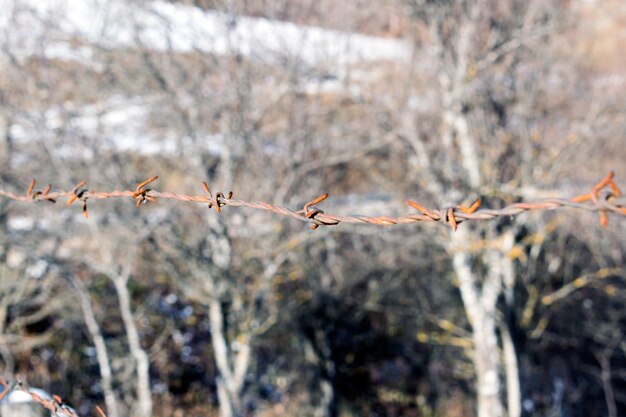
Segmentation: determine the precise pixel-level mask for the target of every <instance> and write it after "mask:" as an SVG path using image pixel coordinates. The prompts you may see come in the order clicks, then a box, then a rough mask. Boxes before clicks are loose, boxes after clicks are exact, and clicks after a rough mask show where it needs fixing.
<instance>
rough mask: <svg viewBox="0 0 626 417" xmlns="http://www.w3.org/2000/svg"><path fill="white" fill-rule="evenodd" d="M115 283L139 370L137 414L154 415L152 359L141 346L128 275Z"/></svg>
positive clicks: (148, 416) (130, 345)
mask: <svg viewBox="0 0 626 417" xmlns="http://www.w3.org/2000/svg"><path fill="white" fill-rule="evenodd" d="M113 284H114V286H115V290H116V292H117V297H118V300H119V305H120V313H121V315H122V321H123V323H124V329H125V330H126V336H127V338H128V347H129V348H130V354H131V355H132V357H133V360H134V361H135V367H136V372H137V385H136V390H137V407H136V408H137V409H136V411H135V413H136V414H135V416H137V417H151V416H152V390H151V388H150V360H149V358H148V354H147V353H146V351H145V350H143V348H142V347H141V342H140V337H139V330H138V329H137V326H136V324H135V319H134V317H133V313H132V309H131V303H130V294H129V292H128V287H127V284H128V277H127V276H116V277H114V278H113Z"/></svg>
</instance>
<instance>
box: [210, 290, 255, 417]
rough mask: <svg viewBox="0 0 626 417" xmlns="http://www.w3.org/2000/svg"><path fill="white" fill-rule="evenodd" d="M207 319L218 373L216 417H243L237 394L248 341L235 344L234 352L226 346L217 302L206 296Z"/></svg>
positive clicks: (243, 376)
mask: <svg viewBox="0 0 626 417" xmlns="http://www.w3.org/2000/svg"><path fill="white" fill-rule="evenodd" d="M209 320H210V322H211V344H212V346H213V351H214V355H215V363H216V366H217V369H218V371H219V376H218V378H217V395H218V400H219V402H220V417H241V416H243V405H242V403H241V392H242V389H243V384H244V382H245V376H246V372H247V370H248V366H249V362H250V351H251V348H250V344H249V343H248V340H249V338H248V337H243V338H241V340H240V341H238V342H239V343H238V346H237V351H236V352H235V351H233V349H232V348H231V347H229V345H228V342H227V339H226V334H225V333H224V311H223V309H222V304H221V302H220V300H219V299H218V298H216V297H210V300H209Z"/></svg>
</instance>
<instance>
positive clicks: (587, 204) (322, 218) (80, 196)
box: [0, 172, 626, 230]
mask: <svg viewBox="0 0 626 417" xmlns="http://www.w3.org/2000/svg"><path fill="white" fill-rule="evenodd" d="M157 178H158V177H157V176H154V177H151V178H150V179H148V180H146V181H144V182H142V183H140V184H139V185H138V186H137V187H136V188H135V190H134V191H133V190H115V191H108V192H107V191H89V190H87V189H86V188H84V187H85V185H86V181H81V182H80V183H79V184H77V185H76V187H75V188H74V190H72V191H51V186H50V185H48V187H47V188H46V189H45V190H44V191H34V187H35V180H32V181H31V183H30V185H29V187H28V190H27V192H26V194H16V193H12V192H9V191H5V190H2V189H0V196H3V197H5V198H8V199H10V200H15V201H19V202H23V203H34V202H38V201H49V202H56V200H57V199H60V198H68V202H67V204H68V205H71V204H72V203H73V202H74V201H81V202H82V205H83V213H84V215H85V217H86V218H87V217H88V211H87V201H88V200H99V199H108V198H132V199H135V200H136V205H137V206H138V207H139V206H140V205H142V204H144V203H147V202H154V201H157V200H158V199H166V200H167V199H171V200H177V201H182V202H186V203H201V204H208V207H209V208H215V209H216V210H217V211H218V213H219V212H220V211H221V208H222V207H224V206H231V207H245V208H249V209H253V210H264V211H270V212H273V213H276V214H278V215H281V216H287V217H292V218H294V219H297V220H300V221H302V222H306V223H309V224H310V226H311V228H313V229H315V228H317V227H319V226H334V225H337V224H340V223H350V224H370V225H376V226H388V225H405V224H411V223H416V222H436V223H441V224H445V225H448V226H451V227H452V228H453V229H454V230H456V228H457V226H458V225H459V224H460V223H462V222H464V221H475V220H493V219H495V218H498V217H510V216H516V215H518V214H520V213H523V212H527V211H542V210H543V211H545V210H557V209H561V208H572V209H578V210H585V211H591V212H599V213H600V223H601V224H602V225H604V226H606V225H608V217H607V213H613V214H617V215H619V216H623V217H624V216H626V198H624V197H622V194H621V191H620V189H619V187H618V186H617V184H616V183H615V182H614V180H613V178H614V173H613V172H610V173H609V174H608V175H607V176H606V177H605V178H604V179H603V180H602V181H600V182H599V183H598V184H596V185H595V186H594V187H593V189H592V191H591V192H589V193H586V194H582V195H579V196H576V197H573V198H569V199H568V198H546V199H541V200H536V201H529V202H520V203H514V204H510V205H508V206H505V207H503V208H500V209H493V208H478V206H479V205H480V202H479V201H478V200H477V201H476V202H475V203H474V204H473V205H472V207H464V206H461V205H447V206H444V207H442V208H438V209H432V210H429V209H426V208H425V207H423V206H422V205H420V204H418V203H415V202H413V201H407V204H408V205H409V206H411V207H413V208H415V209H416V210H417V211H418V213H411V214H405V215H400V216H396V217H393V216H364V215H358V214H354V215H338V214H330V213H325V212H324V211H322V210H321V209H319V208H318V207H317V206H315V204H318V203H320V202H322V201H324V200H326V199H327V198H328V194H324V195H322V196H320V197H318V198H316V199H315V200H313V201H311V202H309V203H307V204H305V205H304V207H303V208H302V209H299V210H293V209H290V208H287V207H281V206H276V205H273V204H270V203H267V202H249V201H245V200H240V199H235V198H232V192H231V193H229V195H227V196H225V195H224V194H223V193H221V192H218V193H212V192H211V191H210V189H209V187H208V185H207V184H206V183H205V182H203V183H202V186H203V188H204V191H205V194H204V195H188V194H179V193H175V192H169V191H156V190H152V189H150V188H146V187H147V186H148V184H150V183H152V182H153V181H155V180H156V179H157Z"/></svg>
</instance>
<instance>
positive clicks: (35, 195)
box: [26, 179, 56, 203]
mask: <svg viewBox="0 0 626 417" xmlns="http://www.w3.org/2000/svg"><path fill="white" fill-rule="evenodd" d="M35 184H36V182H35V180H34V179H33V180H31V181H30V184H29V185H28V190H26V197H28V198H31V199H32V200H34V201H38V200H45V201H49V202H51V203H56V200H55V199H54V198H53V197H51V196H49V195H48V194H49V193H50V191H52V185H51V184H48V186H47V187H46V188H45V189H44V190H43V191H33V190H34V189H35Z"/></svg>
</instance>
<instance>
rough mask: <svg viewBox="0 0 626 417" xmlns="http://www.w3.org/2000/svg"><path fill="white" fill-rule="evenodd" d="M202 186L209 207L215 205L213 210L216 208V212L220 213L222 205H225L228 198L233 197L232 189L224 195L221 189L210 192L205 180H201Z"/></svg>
mask: <svg viewBox="0 0 626 417" xmlns="http://www.w3.org/2000/svg"><path fill="white" fill-rule="evenodd" d="M202 188H203V189H204V192H205V193H207V194H208V203H209V209H210V208H213V207H215V210H217V214H220V213H221V212H222V207H224V206H225V205H227V204H228V200H230V199H231V198H233V192H232V191H229V192H228V196H226V197H225V196H224V193H222V192H221V191H218V192H217V193H215V194H213V193H211V189H210V188H209V186H208V184H207V183H206V182H205V181H202Z"/></svg>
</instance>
